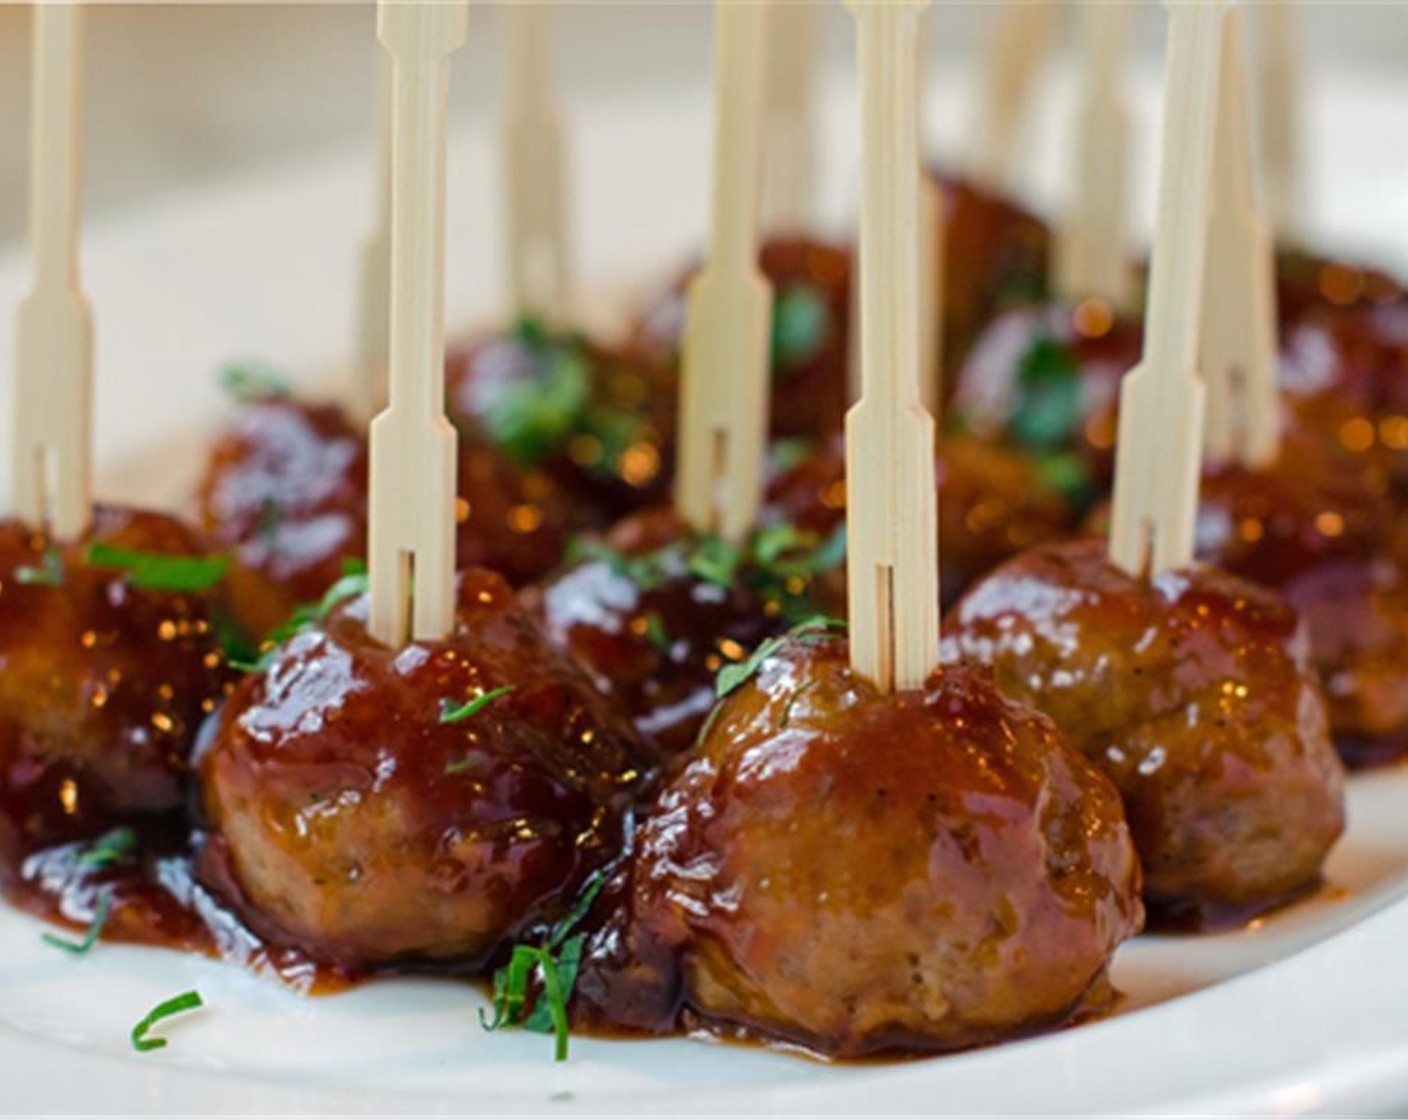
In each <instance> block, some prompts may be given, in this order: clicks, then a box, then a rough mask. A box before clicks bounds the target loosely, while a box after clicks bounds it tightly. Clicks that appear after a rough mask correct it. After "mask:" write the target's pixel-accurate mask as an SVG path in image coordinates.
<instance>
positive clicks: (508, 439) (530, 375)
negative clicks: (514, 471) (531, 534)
mask: <svg viewBox="0 0 1408 1120" xmlns="http://www.w3.org/2000/svg"><path fill="white" fill-rule="evenodd" d="M446 376H447V379H448V385H447V398H446V403H447V406H448V410H449V414H450V417H451V419H452V420H453V421H454V422H455V424H456V425H457V426H458V427H459V429H460V431H461V437H462V439H463V438H465V437H468V438H469V440H470V442H472V443H479V444H484V445H487V446H489V447H492V448H493V449H495V450H497V451H498V452H499V453H500V454H501V455H503V456H504V457H505V458H506V459H507V460H508V461H509V462H510V463H511V464H512V465H513V466H514V467H516V468H518V469H519V470H521V471H524V472H526V473H527V474H528V475H529V477H535V476H536V477H547V478H550V479H551V480H552V481H553V482H554V483H555V484H556V486H558V487H560V488H561V489H562V490H563V491H564V492H565V494H566V496H567V498H568V501H569V504H570V509H571V512H573V513H574V514H575V515H576V521H575V522H574V525H573V527H574V528H578V529H581V528H601V527H604V526H606V525H608V524H610V523H611V522H613V521H615V520H616V519H617V518H619V517H622V516H624V515H626V514H628V513H631V512H633V511H635V510H638V509H641V508H642V507H644V506H646V505H650V504H653V503H655V502H658V501H661V500H663V499H664V498H665V497H666V496H667V493H668V484H669V472H670V455H671V453H672V452H671V448H672V440H673V437H674V431H675V418H674V406H675V398H674V386H673V384H672V383H670V381H669V378H668V377H667V376H666V375H665V374H664V373H663V372H661V371H659V370H657V369H655V368H653V367H651V366H649V365H647V364H645V363H643V362H641V361H640V360H639V359H637V358H635V357H633V356H631V355H629V354H624V353H619V352H615V351H611V350H607V349H605V348H603V347H600V346H597V345H595V344H593V343H591V342H590V341H588V340H587V339H585V338H583V337H581V336H579V335H575V334H565V333H551V332H549V331H547V330H546V329H545V328H544V327H543V326H542V325H541V324H539V323H538V322H537V321H536V320H532V319H525V320H523V321H522V322H521V323H519V324H518V326H517V328H516V329H514V330H513V331H510V332H507V333H505V334H502V335H495V336H493V337H490V338H487V339H484V340H481V341H480V342H478V343H477V344H475V345H474V346H472V347H470V348H469V349H466V350H462V351H459V352H457V353H455V354H452V355H451V356H450V358H449V361H448V362H447V366H446Z"/></svg>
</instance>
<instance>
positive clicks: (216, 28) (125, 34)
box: [0, 0, 1408, 249]
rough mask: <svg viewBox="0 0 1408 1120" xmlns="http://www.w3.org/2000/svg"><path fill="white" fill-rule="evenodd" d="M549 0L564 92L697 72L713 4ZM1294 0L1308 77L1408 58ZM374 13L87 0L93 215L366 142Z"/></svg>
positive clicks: (1334, 6)
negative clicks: (556, 11)
mask: <svg viewBox="0 0 1408 1120" xmlns="http://www.w3.org/2000/svg"><path fill="white" fill-rule="evenodd" d="M1034 2H1035V3H1043V2H1046V0H1034ZM1000 6H1002V4H1001V0H998V2H990V3H963V2H945V0H939V2H938V3H936V4H935V5H934V8H933V11H932V15H931V19H930V30H931V35H930V39H929V47H930V51H931V54H932V65H933V67H934V68H946V69H954V68H961V69H968V68H970V67H971V66H972V65H973V63H974V61H975V60H976V59H977V58H978V57H979V56H980V52H981V50H982V48H983V46H984V44H985V42H986V35H987V32H988V30H989V28H990V25H991V22H992V18H993V16H994V13H995V10H996V9H997V8H999V7H1000ZM1137 6H1138V7H1139V8H1141V9H1146V10H1141V11H1140V13H1139V18H1138V20H1137V21H1136V22H1137V27H1138V34H1137V40H1138V50H1139V53H1140V54H1141V55H1142V56H1144V57H1145V58H1146V60H1148V61H1153V60H1154V59H1155V58H1156V55H1157V52H1158V50H1159V49H1160V44H1161V28H1162V18H1161V14H1160V12H1159V5H1158V4H1157V3H1155V2H1153V0H1149V2H1145V3H1140V4H1138V5H1137ZM1248 6H1254V5H1251V4H1249V5H1248ZM559 7H560V22H559V30H558V35H559V39H558V48H559V60H560V66H561V73H562V81H563V90H564V94H565V95H566V96H569V97H571V98H573V99H583V100H589V101H593V102H600V103H606V102H609V101H611V100H613V99H623V98H651V97H652V96H654V95H657V94H658V95H662V96H669V95H670V94H671V93H672V92H678V89H679V88H680V87H683V86H690V85H695V86H699V87H703V85H704V83H705V82H706V80H707V75H708V67H709V7H708V5H707V4H702V3H684V2H679V0H645V2H639V0H638V2H629V0H628V2H618V3H591V2H567V3H563V4H561V5H560V6H559ZM828 7H830V8H832V9H834V10H833V11H832V12H831V14H830V18H829V22H828V24H827V37H826V47H827V53H828V56H829V59H830V61H831V62H832V63H833V64H834V65H835V66H836V67H838V68H839V67H847V66H849V65H850V64H851V60H852V46H851V40H850V34H849V31H850V28H849V20H848V19H847V17H846V16H845V14H844V12H843V11H842V10H841V8H840V5H839V4H837V3H831V4H829V5H828ZM492 8H493V5H491V4H475V5H474V6H473V11H472V14H471V21H472V22H471V30H470V39H469V44H468V46H467V48H466V49H465V50H464V51H463V52H461V54H460V55H459V56H457V59H456V62H455V72H454V81H453V82H452V91H453V92H452V96H453V98H454V105H455V112H456V114H457V115H459V116H461V117H464V116H467V115H472V114H476V113H480V114H482V113H487V112H491V111H492V108H493V102H494V97H495V90H496V87H497V71H496V65H495V59H496V55H497V46H498V29H497V21H496V20H495V19H494V18H493V11H492ZM1299 10H1300V15H1301V17H1302V24H1301V25H1302V28H1303V42H1304V49H1305V55H1306V62H1307V67H1308V70H1309V72H1310V76H1311V80H1312V81H1313V79H1314V77H1315V75H1317V74H1322V73H1323V72H1324V71H1325V70H1327V69H1328V70H1339V71H1354V72H1357V73H1363V72H1366V71H1372V70H1381V71H1384V72H1386V73H1401V71H1402V67H1403V60H1404V59H1405V58H1408V6H1405V5H1403V4H1395V3H1387V4H1384V3H1354V2H1351V0H1324V2H1321V3H1310V4H1305V5H1302V6H1300V9H1299ZM374 23H375V11H374V6H373V5H372V4H371V3H336V2H334V3H320V4H300V3H283V4H222V3H183V4H135V5H134V4H116V3H98V4H95V5H94V8H93V11H92V13H91V17H90V20H89V24H88V45H87V59H86V63H87V74H86V80H87V83H88V86H87V95H86V107H85V111H86V120H85V132H86V142H87V147H86V151H85V157H84V158H85V170H84V190H85V201H86V214H87V215H88V216H90V217H91V216H97V215H101V214H102V213H103V212H104V211H107V210H110V209H111V208H113V207H120V206H123V205H146V204H149V203H151V202H152V201H154V200H156V199H158V198H159V197H160V195H161V194H163V193H165V192H170V191H183V190H186V189H188V188H191V187H193V186H199V185H201V184H202V183H204V182H208V181H210V180H213V179H218V178H220V177H222V176H226V175H229V174H230V173H232V172H236V171H244V172H249V171H252V170H257V169H258V167H259V166H260V165H261V164H271V163H277V162H279V161H288V160H290V159H297V158H302V157H308V156H316V155H319V154H322V153H323V152H324V151H326V150H330V149H336V148H345V147H347V146H349V145H354V144H355V145H362V144H365V143H367V142H368V140H369V137H370V135H371V131H372V121H373V104H374V98H373V66H372V61H373V58H374V43H373V29H374ZM28 29H29V14H28V10H27V7H26V6H25V5H13V4H8V5H4V6H0V107H3V113H4V115H5V127H3V128H0V249H3V248H4V247H7V246H9V245H12V244H13V243H14V242H15V241H16V240H17V239H18V238H20V237H22V233H23V224H24V197H25V166H26V158H25V151H26V142H27V138H26V129H25V119H26V118H25V113H26V105H27V101H28V94H27V90H28V49H27V48H28ZM1405 111H1408V110H1405Z"/></svg>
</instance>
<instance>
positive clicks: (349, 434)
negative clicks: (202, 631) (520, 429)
mask: <svg viewBox="0 0 1408 1120" xmlns="http://www.w3.org/2000/svg"><path fill="white" fill-rule="evenodd" d="M367 478H368V456H367V440H366V433H365V431H364V430H363V429H361V428H358V427H356V426H354V424H353V423H352V421H351V419H350V418H349V417H348V416H347V415H346V413H344V412H343V411H342V410H341V409H340V408H337V407H335V406H332V405H316V404H308V403H306V402H302V401H298V400H295V399H294V398H292V397H290V396H287V395H283V394H271V395H268V396H264V397H260V398H257V399H253V400H249V401H246V402H245V403H243V404H241V406H240V407H239V408H238V409H237V410H236V411H235V413H234V415H233V416H232V417H231V419H230V421H229V424H228V426H227V428H226V430H225V432H224V434H223V435H221V437H220V438H219V440H218V441H217V442H216V444H215V448H214V451H213V452H212V454H211V458H210V462H209V465H208V466H207V468H206V473H205V477H204V478H203V479H202V481H201V484H200V489H199V491H198V503H199V508H200V515H201V522H202V524H203V525H204V527H205V529H206V531H207V532H208V533H209V534H210V536H211V538H212V540H213V541H214V542H215V543H216V544H218V545H221V546H224V547H226V548H229V549H231V550H233V553H234V555H235V557H236V558H237V560H238V561H239V571H238V572H237V573H236V574H237V576H239V575H242V574H243V573H253V574H254V575H256V576H258V577H261V579H262V583H263V586H264V587H267V588H269V589H270V590H269V591H267V592H264V593H263V599H262V601H260V600H259V599H258V596H259V594H260V592H252V593H251V594H248V595H245V596H244V597H243V598H242V601H241V604H240V606H241V610H240V615H241V617H242V618H245V619H248V620H249V621H250V624H251V628H252V629H253V630H255V631H256V632H257V633H260V634H263V633H267V632H268V631H270V630H272V629H273V628H274V627H276V626H277V625H279V624H280V623H281V622H283V621H284V620H285V619H286V618H288V616H289V615H290V613H291V612H292V611H293V610H294V609H295V608H296V607H297V606H298V605H299V604H302V603H308V602H315V601H316V600H317V599H318V598H319V597H320V596H321V595H322V594H323V592H324V591H326V590H327V589H328V588H329V587H330V586H331V585H332V584H333V583H334V582H335V581H336V580H337V579H338V578H339V577H340V576H341V575H342V574H343V572H344V569H345V567H346V565H347V564H348V563H349V562H352V561H357V560H360V558H361V557H362V556H363V555H365V550H366V537H367ZM457 487H458V495H459V499H460V500H459V503H458V510H457V512H458V519H459V521H458V525H457V528H456V531H455V540H456V559H457V562H458V564H459V566H461V567H470V566H476V565H483V566H486V567H492V568H494V569H495V570H497V571H500V572H502V573H503V575H504V576H505V577H506V578H507V579H509V580H510V581H512V582H513V583H515V584H522V583H527V582H529V581H531V580H534V579H537V578H538V577H539V576H541V575H543V574H544V573H545V572H547V571H549V570H550V569H551V568H552V567H553V566H555V565H556V564H557V562H558V561H559V560H560V559H561V556H562V550H563V548H564V546H565V544H566V540H567V532H568V530H567V521H568V514H567V506H566V503H565V502H564V500H563V498H562V496H561V493H560V492H559V489H558V487H557V486H556V485H555V484H554V483H553V481H552V480H551V479H549V478H548V477H546V476H544V475H542V474H541V473H538V472H525V471H521V470H519V469H518V468H517V467H515V466H514V465H513V464H512V463H510V462H509V461H508V460H507V459H505V458H504V456H503V455H501V454H499V453H498V452H497V451H496V450H495V449H494V448H493V447H491V446H489V445H487V444H486V443H485V442H484V441H483V440H482V439H478V438H475V437H474V436H473V435H472V434H462V435H461V437H460V440H459V451H458V465H457ZM261 590H262V588H261Z"/></svg>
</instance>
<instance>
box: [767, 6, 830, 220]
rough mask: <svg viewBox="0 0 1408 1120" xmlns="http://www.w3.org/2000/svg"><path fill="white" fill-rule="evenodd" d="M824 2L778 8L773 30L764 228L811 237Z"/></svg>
mask: <svg viewBox="0 0 1408 1120" xmlns="http://www.w3.org/2000/svg"><path fill="white" fill-rule="evenodd" d="M826 10H827V9H826V8H825V7H823V6H822V5H821V4H819V3H807V2H803V3H788V4H778V5H776V6H775V7H774V8H773V10H772V13H771V19H772V26H771V28H769V31H768V60H767V63H768V64H767V68H766V76H765V82H766V87H765V88H766V96H767V101H766V103H765V106H764V109H763V116H764V126H763V127H764V135H765V136H766V137H767V142H766V144H765V146H764V156H763V159H764V163H765V164H766V169H765V170H764V172H763V204H762V228H763V229H765V230H767V231H768V232H769V233H788V234H799V233H806V232H807V231H808V230H810V229H811V228H812V224H813V222H814V221H815V220H816V214H815V195H816V89H815V86H816V52H817V47H818V43H817V39H818V35H817V30H818V29H817V24H818V22H819V19H820V16H821V15H822V14H823V13H824V12H825V11H826Z"/></svg>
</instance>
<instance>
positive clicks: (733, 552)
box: [687, 533, 744, 591]
mask: <svg viewBox="0 0 1408 1120" xmlns="http://www.w3.org/2000/svg"><path fill="white" fill-rule="evenodd" d="M743 561H744V554H743V550H742V549H741V548H739V547H738V546H737V545H733V544H730V543H729V542H728V541H726V540H724V539H723V538H722V537H717V536H715V535H714V534H712V533H705V534H703V535H702V536H700V537H699V538H698V539H697V540H696V541H695V544H694V548H692V549H691V550H690V552H689V556H688V561H687V562H688V565H689V571H690V573H691V574H692V575H694V576H696V577H698V578H699V579H702V580H703V581H704V582H705V583H712V584H713V585H714V586H715V587H722V588H723V589H724V590H726V591H727V590H730V589H731V588H732V587H733V585H734V582H735V581H736V580H737V578H738V569H739V567H740V566H741V565H742V564H743Z"/></svg>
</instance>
